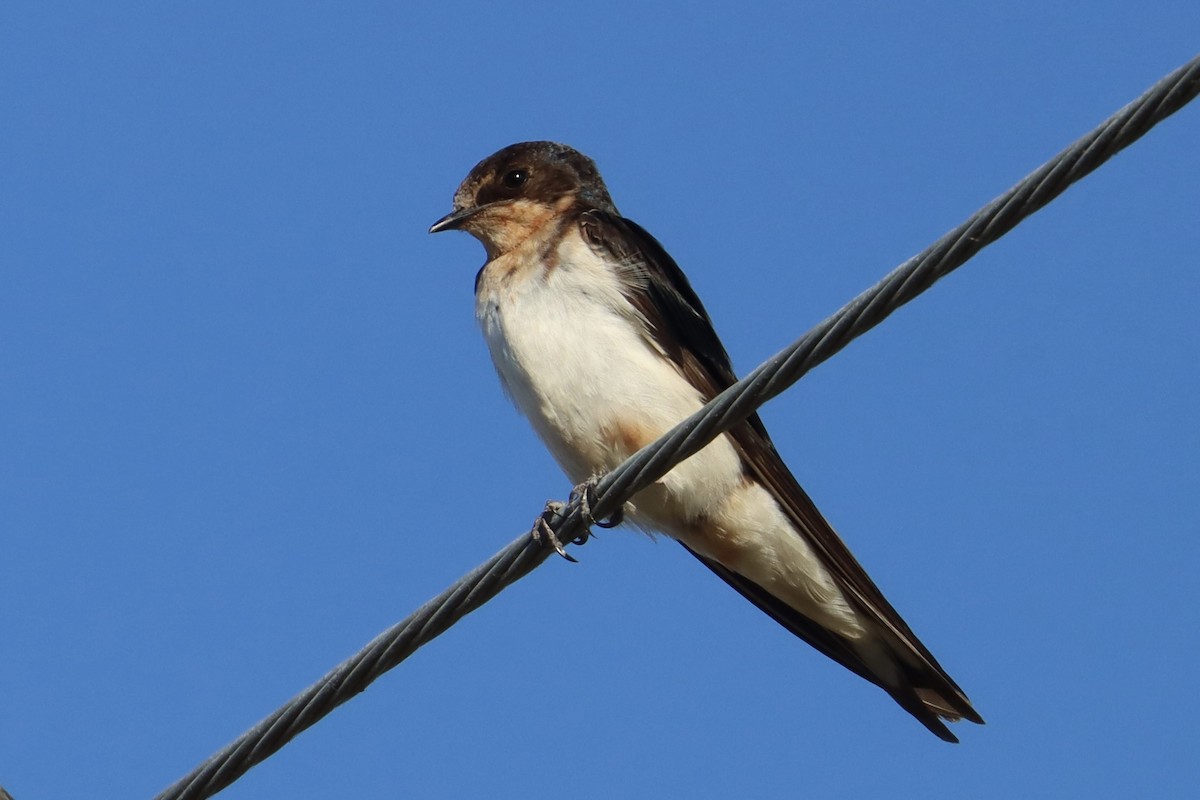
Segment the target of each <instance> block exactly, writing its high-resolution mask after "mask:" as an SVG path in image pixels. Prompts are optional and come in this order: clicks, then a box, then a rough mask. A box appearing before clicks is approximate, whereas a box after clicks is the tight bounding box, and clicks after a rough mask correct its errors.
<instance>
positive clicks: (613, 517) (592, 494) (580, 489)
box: [571, 478, 625, 529]
mask: <svg viewBox="0 0 1200 800" xmlns="http://www.w3.org/2000/svg"><path fill="white" fill-rule="evenodd" d="M597 483H598V481H597V480H596V479H595V478H588V479H587V480H586V481H584V482H583V483H581V484H579V485H578V486H576V487H575V488H574V489H572V490H571V498H572V499H574V498H575V497H578V498H579V512H580V513H581V514H583V519H584V522H586V523H587V525H588V527H589V528H590V527H591V526H593V525H595V526H596V527H598V528H605V529H608V528H615V527H617V526H618V525H620V524H621V523H622V522H624V521H625V509H624V507H621V508H618V509H617V510H616V511H614V512H613V513H611V514H609V515H608V518H607V519H596V518H595V517H594V516H592V506H593V505H595V502H596V485H597Z"/></svg>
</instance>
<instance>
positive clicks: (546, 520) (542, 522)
mask: <svg viewBox="0 0 1200 800" xmlns="http://www.w3.org/2000/svg"><path fill="white" fill-rule="evenodd" d="M562 510H563V504H562V503H558V502H554V501H550V502H548V503H546V510H545V511H543V512H542V515H541V516H540V517H538V518H537V519H536V520H535V521H534V523H533V531H532V533H533V540H534V541H535V542H537V543H538V544H542V545H545V544H549V545H550V546H551V547H553V548H554V552H556V553H558V554H559V555H560V556H562V557H563V558H565V559H566V560H567V561H570V562H571V563H572V564H578V563H579V559H577V558H575V556H573V555H571V554H570V553H568V552H567V550H566V548H565V547H563V543H562V542H561V541H560V540H559V538H558V535H557V534H555V533H554V529H553V528H551V527H550V520H551V519H553V518H554V517H556V516H559V515H560V514H562ZM585 541H587V532H586V531H585V532H584V533H582V534H580V535H579V536H577V537H575V538H574V539H572V542H573V543H575V544H583V543H584V542H585Z"/></svg>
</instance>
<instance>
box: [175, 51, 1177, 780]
mask: <svg viewBox="0 0 1200 800" xmlns="http://www.w3.org/2000/svg"><path fill="white" fill-rule="evenodd" d="M1198 93H1200V57H1197V58H1194V59H1193V60H1192V61H1190V62H1188V63H1187V64H1185V65H1184V66H1182V67H1180V68H1179V69H1177V70H1175V71H1174V72H1172V73H1171V74H1170V75H1168V76H1166V77H1165V78H1163V79H1162V80H1160V81H1159V82H1158V83H1156V84H1155V85H1154V86H1153V87H1151V88H1150V89H1149V90H1148V91H1147V92H1146V93H1145V94H1143V95H1142V96H1141V97H1139V98H1138V99H1137V100H1134V101H1133V102H1132V103H1130V104H1129V105H1127V106H1125V107H1124V108H1122V109H1121V110H1120V111H1118V112H1117V113H1116V114H1114V115H1113V116H1111V117H1110V118H1109V119H1107V120H1106V121H1105V122H1104V123H1102V124H1101V125H1100V126H1099V127H1097V128H1096V129H1095V130H1093V131H1092V132H1091V133H1089V134H1087V135H1086V136H1084V137H1082V138H1081V139H1079V140H1078V141H1076V142H1075V143H1074V144H1072V145H1071V146H1070V147H1068V148H1067V149H1065V150H1063V151H1062V152H1061V153H1059V154H1058V155H1057V156H1055V157H1054V158H1052V159H1051V160H1050V161H1048V162H1046V163H1045V164H1044V165H1042V166H1041V167H1039V168H1038V169H1037V170H1035V171H1034V172H1033V173H1031V174H1030V175H1029V176H1027V177H1026V178H1025V179H1024V180H1022V181H1021V182H1020V183H1018V184H1016V185H1015V186H1014V187H1013V188H1011V189H1009V190H1008V191H1007V192H1005V193H1004V194H1002V195H1001V196H1000V197H998V198H997V199H995V200H993V201H992V202H991V203H988V204H987V205H986V206H984V207H983V208H982V209H980V210H979V211H977V212H976V213H975V214H973V215H972V216H971V217H970V218H969V219H967V220H966V221H965V222H963V223H962V224H961V225H959V226H958V227H957V228H954V229H953V230H952V231H950V232H949V233H947V234H945V235H944V236H942V237H941V238H940V239H938V240H937V241H936V242H935V243H934V244H932V245H930V246H929V247H928V248H927V249H925V250H924V251H923V252H921V253H919V254H918V255H916V256H914V257H913V258H911V259H909V260H908V261H906V262H904V263H903V264H901V265H900V266H899V267H897V268H896V269H895V270H893V271H892V272H891V273H889V274H888V275H887V276H886V277H884V278H883V280H881V281H879V283H877V284H875V285H874V286H872V287H871V288H870V289H868V290H867V291H865V292H863V293H862V294H860V295H859V296H858V297H856V298H854V299H853V300H852V301H850V303H848V304H847V305H846V306H844V307H843V308H842V309H841V310H840V311H838V312H837V313H835V314H834V315H833V316H831V317H829V318H827V319H826V320H825V321H824V322H822V323H820V324H819V325H817V326H816V327H815V328H813V329H812V330H811V331H810V332H809V333H807V334H805V335H804V336H803V337H801V338H800V339H798V340H796V342H794V343H793V344H791V345H790V346H788V347H787V348H785V349H783V350H781V351H780V352H779V353H777V354H776V355H774V356H772V357H771V358H769V359H768V360H767V361H766V362H764V363H763V364H762V365H760V366H759V367H758V368H757V369H755V370H754V371H753V372H751V373H750V374H749V375H747V376H746V377H745V378H743V379H742V380H741V381H739V382H738V383H736V384H734V385H733V386H731V387H730V388H729V389H727V390H725V391H724V392H722V393H721V394H720V395H718V396H717V397H715V398H714V399H713V400H712V401H711V402H709V403H708V404H707V405H706V406H705V407H704V408H703V409H701V410H700V411H699V412H697V413H696V414H693V415H692V416H690V417H688V418H687V419H686V420H684V421H683V422H681V423H680V424H679V425H677V426H676V427H675V428H674V429H672V430H671V431H670V432H669V433H667V434H666V435H664V436H663V437H661V438H660V439H659V440H658V441H656V442H654V443H653V444H651V445H648V446H647V447H645V448H643V449H642V450H640V451H639V452H637V453H636V454H634V455H633V456H632V457H630V458H629V459H627V460H626V461H625V462H624V463H623V464H621V465H620V466H619V467H617V468H616V469H615V470H613V471H612V472H610V473H608V474H607V475H605V476H604V477H603V478H602V479H601V480H600V481H599V482H598V483H597V484H596V486H595V492H594V495H593V499H592V501H591V503H590V506H591V508H590V514H587V515H585V514H584V512H583V509H582V503H581V498H580V497H574V498H573V499H572V500H571V502H570V503H568V504H567V506H566V507H565V509H564V510H563V511H561V512H560V513H558V514H555V515H551V516H550V518H549V520H548V521H549V524H550V527H551V529H552V530H553V531H554V532H555V534H556V535H557V536H558V537H559V539H560V540H562V541H564V542H567V541H571V540H574V539H576V538H585V537H586V530H587V522H588V520H586V519H585V516H589V517H591V518H592V519H603V518H605V517H607V516H609V515H611V514H612V513H614V512H615V511H617V510H618V509H619V508H621V506H622V505H623V504H624V503H625V501H626V500H628V499H629V498H630V497H632V496H633V495H634V494H636V493H637V492H638V491H640V490H642V489H644V488H646V487H647V486H649V485H650V484H651V483H653V482H654V481H656V480H658V479H659V478H661V477H662V476H663V475H665V474H666V473H667V472H669V471H670V470H671V468H672V467H674V466H675V465H676V464H678V463H679V462H680V461H682V460H683V459H685V458H687V457H688V456H690V455H692V454H694V453H696V452H698V451H699V450H701V449H702V448H703V447H704V446H705V445H706V444H708V443H709V442H710V441H712V439H713V438H715V437H716V436H718V435H720V434H721V433H723V432H724V431H726V430H728V429H729V428H731V427H733V426H734V425H736V424H737V423H739V422H741V421H742V420H744V419H745V418H746V417H747V416H749V415H750V414H752V413H753V412H754V411H755V410H756V409H757V408H758V407H759V406H761V405H762V404H763V403H765V402H766V401H768V400H770V399H771V398H773V397H775V396H777V395H779V394H780V393H782V392H783V391H784V390H785V389H787V388H788V387H790V386H791V385H792V384H793V383H795V382H796V381H797V380H799V379H800V378H801V377H802V376H803V375H804V374H805V373H807V372H808V371H809V370H811V369H812V368H813V367H815V366H817V365H818V364H820V363H822V362H824V361H825V360H827V359H828V358H830V357H831V356H833V355H834V354H836V353H837V352H839V351H840V350H841V349H842V348H844V347H845V346H846V345H847V344H849V343H850V342H851V341H853V340H854V339H856V338H857V337H858V336H860V335H862V334H863V333H865V332H866V331H868V330H870V329H871V328H873V327H875V326H876V325H878V324H879V323H880V322H882V321H883V320H884V319H885V318H886V317H887V316H888V315H890V314H891V313H892V312H893V311H895V310H896V309H898V308H899V307H900V306H902V305H904V304H905V303H907V302H909V301H910V300H912V299H913V298H915V297H916V296H917V295H918V294H920V293H921V292H923V291H925V290H926V289H928V288H929V287H930V286H932V285H933V284H934V283H935V282H936V281H937V280H939V279H940V278H942V277H943V276H945V275H947V274H948V273H950V272H951V271H952V270H954V269H956V268H957V267H959V266H961V265H962V264H963V263H965V262H966V261H967V260H968V259H970V258H971V257H972V256H974V255H975V254H976V253H978V252H979V251H980V250H982V249H983V248H984V247H986V246H987V245H989V244H991V243H992V242H994V241H996V240H997V239H999V238H1000V237H1001V236H1003V235H1004V234H1005V233H1007V232H1008V231H1010V230H1012V229H1013V228H1014V227H1016V225H1017V224H1018V223H1019V222H1021V221H1022V220H1024V219H1025V218H1026V217H1028V216H1030V215H1031V214H1033V213H1034V212H1036V211H1038V210H1039V209H1041V208H1042V207H1043V206H1045V205H1046V204H1047V203H1049V202H1050V201H1051V200H1053V199H1054V198H1056V197H1058V195H1060V194H1062V193H1063V192H1064V191H1065V190H1066V189H1067V187H1068V186H1070V185H1071V184H1072V183H1074V182H1075V181H1078V180H1079V179H1080V178H1082V177H1084V176H1085V175H1087V174H1088V173H1090V172H1092V171H1093V170H1095V169H1096V168H1097V167H1099V166H1100V165H1101V164H1103V163H1104V162H1105V161H1107V160H1108V159H1109V158H1111V157H1112V156H1113V155H1115V154H1116V153H1118V152H1119V151H1121V150H1122V149H1124V148H1125V147H1128V146H1129V145H1130V144H1132V143H1133V142H1135V141H1137V140H1138V139H1139V138H1141V137H1142V136H1143V135H1145V133H1146V132H1147V131H1149V130H1150V129H1151V128H1152V127H1154V126H1155V125H1157V124H1158V123H1159V122H1161V121H1162V120H1164V119H1166V118H1167V117H1168V116H1170V115H1171V114H1173V113H1175V112H1176V111H1178V110H1179V109H1180V108H1182V107H1183V106H1184V105H1186V104H1187V103H1188V102H1190V101H1191V100H1192V99H1194V98H1195V97H1196V95H1197V94H1198ZM553 552H554V550H553V549H551V548H550V547H549V545H548V544H545V543H542V542H539V541H537V540H535V539H534V538H533V536H532V533H526V534H524V535H522V536H520V537H518V538H517V539H515V540H514V541H513V542H512V543H510V544H509V545H508V546H507V547H505V548H504V549H503V550H501V551H500V552H498V553H497V554H496V555H494V556H492V557H491V558H490V559H488V560H487V561H486V562H484V563H483V564H482V565H480V566H479V567H477V568H476V569H474V570H473V571H472V572H470V573H469V574H468V575H466V576H464V577H463V578H461V579H460V580H459V581H457V582H456V583H455V584H454V585H452V586H451V587H449V588H448V589H446V590H445V591H444V592H442V593H441V594H439V595H438V596H437V597H435V598H433V599H432V600H430V601H429V602H427V603H425V604H424V605H423V606H421V607H420V608H419V609H417V611H416V612H414V613H413V614H412V615H411V616H409V617H408V618H406V619H405V620H403V621H401V622H399V623H397V624H396V625H394V626H392V627H391V628H389V629H388V630H386V631H384V632H383V633H381V634H380V635H379V636H377V637H376V638H375V639H373V640H372V641H371V642H370V643H369V644H368V645H367V646H366V647H365V648H363V649H362V650H361V651H359V652H358V653H357V654H355V655H354V656H353V657H351V658H350V659H348V660H347V661H345V662H343V663H342V664H340V665H339V666H337V667H335V668H334V669H333V670H331V671H330V672H329V673H327V674H326V675H325V676H324V677H323V678H321V679H320V680H319V681H317V682H316V683H314V684H313V685H312V686H310V687H309V688H308V689H306V690H304V691H303V692H301V693H300V694H299V695H297V696H296V697H294V698H293V699H292V700H290V701H289V702H288V703H287V704H286V705H285V706H283V707H282V708H280V709H279V710H278V711H276V712H275V713H273V714H271V715H270V716H269V717H267V718H266V719H264V720H263V721H262V722H260V723H258V724H257V725H256V726H254V727H253V728H251V729H250V730H249V731H247V732H246V733H244V734H242V736H240V737H239V738H238V739H237V740H236V741H235V742H233V743H232V744H230V745H228V746H227V747H225V748H224V749H222V750H221V751H220V752H218V753H216V754H215V755H213V756H212V757H211V758H209V759H208V760H207V761H205V762H204V763H203V764H201V765H200V766H199V767H197V768H196V769H195V770H194V771H192V772H191V773H189V774H188V775H186V776H185V777H183V778H182V779H180V780H179V781H177V782H176V783H175V784H173V785H172V786H170V787H168V788H167V789H166V790H164V791H163V792H162V793H161V794H159V795H158V796H157V797H156V800H183V799H184V798H188V799H189V800H196V799H197V798H206V797H211V796H212V795H214V794H216V793H217V792H219V791H220V790H221V789H223V788H225V787H226V786H228V785H230V784H231V783H233V782H234V781H236V780H237V779H238V778H240V777H241V776H242V775H244V774H245V773H246V772H247V771H249V770H250V768H251V767H253V766H254V765H255V764H258V763H259V762H261V761H263V760H265V759H266V758H268V757H269V756H271V755H272V754H274V753H275V752H276V751H278V750H279V749H280V748H282V747H283V746H284V745H285V744H287V743H288V742H289V741H290V740H291V739H293V738H294V737H295V736H296V735H297V734H299V733H300V732H301V731H303V730H305V729H306V728H308V727H310V726H311V725H313V724H315V723H316V722H317V721H318V720H320V719H322V718H323V717H324V716H325V715H326V714H328V713H329V712H330V711H332V710H333V709H334V708H336V707H337V706H339V705H341V704H342V703H344V702H346V701H347V700H349V699H350V698H351V697H353V696H354V695H356V694H358V693H359V692H361V691H363V690H364V689H366V688H367V686H368V685H369V684H370V683H371V682H372V681H374V680H375V679H376V678H378V677H379V676H380V675H382V674H383V673H385V672H387V671H388V670H390V669H391V668H393V667H395V666H396V665H397V664H399V663H400V662H401V661H403V660H404V659H406V658H408V656H410V655H412V653H413V652H415V651H416V650H417V648H419V647H421V646H422V645H423V644H425V643H426V642H428V641H430V640H432V639H433V638H435V637H437V636H438V635H440V634H441V633H443V632H444V631H446V630H447V629H448V628H449V627H450V626H451V625H453V624H454V623H455V622H457V621H458V620H459V619H461V618H462V617H464V616H466V615H467V614H469V613H470V612H472V611H474V610H475V609H477V608H479V607H480V606H481V605H483V604H484V603H486V602H487V601H488V600H490V599H491V598H493V597H495V596H496V595H497V594H499V593H500V591H501V590H502V589H504V588H505V587H507V586H508V585H509V584H512V583H514V582H516V581H517V580H519V579H521V578H523V577H524V576H525V575H528V574H529V573H530V572H532V571H533V569H534V568H535V567H537V566H538V565H539V564H541V563H542V562H543V561H545V560H546V559H547V558H548V557H549V555H550V554H552V553H553Z"/></svg>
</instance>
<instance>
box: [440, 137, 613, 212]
mask: <svg viewBox="0 0 1200 800" xmlns="http://www.w3.org/2000/svg"><path fill="white" fill-rule="evenodd" d="M568 194H575V195H577V196H578V198H579V201H580V203H581V204H583V205H585V206H587V207H590V208H600V209H603V210H605V211H609V212H611V213H614V214H615V213H617V209H616V206H615V205H613V201H612V197H610V196H609V194H608V188H607V187H605V185H604V179H603V178H601V177H600V172H599V171H598V170H597V169H596V165H595V163H594V162H593V161H592V160H591V159H590V158H588V157H587V156H585V155H584V154H583V153H580V152H579V151H578V150H576V149H574V148H572V147H568V146H567V145H565V144H559V143H558V142H521V143H519V144H513V145H509V146H508V147H506V148H504V149H503V150H500V151H498V152H496V153H493V154H492V155H490V156H488V157H487V158H485V159H484V160H483V161H480V162H479V163H478V164H476V165H475V167H474V169H472V170H471V172H470V173H469V174H468V175H467V177H466V178H465V179H464V180H463V182H462V184H461V185H459V187H458V191H457V192H455V193H454V211H453V212H451V213H450V214H449V215H447V216H446V217H443V218H442V219H440V220H438V221H437V222H435V223H434V225H433V227H432V228H430V232H433V233H436V232H438V231H443V230H450V229H452V228H456V227H459V226H460V225H461V223H462V222H464V221H465V220H466V219H467V218H469V217H470V216H471V215H472V212H474V211H476V210H478V209H480V208H483V207H484V206H487V205H489V204H492V203H499V202H504V201H513V200H521V199H524V200H532V201H535V202H543V203H553V202H554V201H556V200H558V199H559V198H561V197H563V196H564V195H568Z"/></svg>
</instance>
